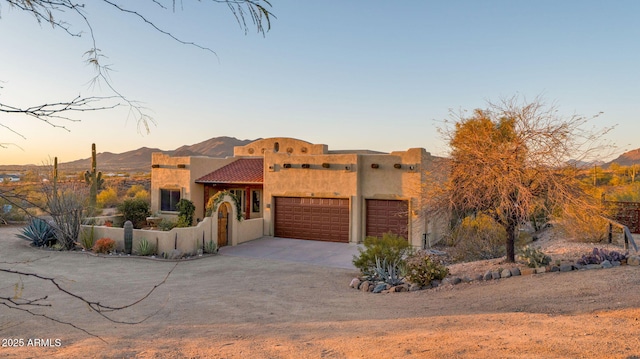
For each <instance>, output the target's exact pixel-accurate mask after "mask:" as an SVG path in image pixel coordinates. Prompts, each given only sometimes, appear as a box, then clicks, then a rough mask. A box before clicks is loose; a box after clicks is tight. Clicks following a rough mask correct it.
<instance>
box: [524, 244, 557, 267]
mask: <svg viewBox="0 0 640 359" xmlns="http://www.w3.org/2000/svg"><path fill="white" fill-rule="evenodd" d="M518 257H520V259H521V260H523V261H524V262H525V263H526V264H527V266H528V267H531V268H538V267H544V266H546V265H547V264H549V263H551V257H549V256H548V255H546V254H544V253H543V252H542V251H541V250H539V249H537V248H533V247H531V246H526V247H524V248H523V249H522V250H521V251H520V253H519V254H518Z"/></svg>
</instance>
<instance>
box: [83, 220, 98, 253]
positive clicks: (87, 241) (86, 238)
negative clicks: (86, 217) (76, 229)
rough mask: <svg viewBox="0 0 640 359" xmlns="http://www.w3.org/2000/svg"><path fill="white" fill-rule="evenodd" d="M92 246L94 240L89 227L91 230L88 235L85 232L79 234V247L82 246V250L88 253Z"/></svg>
mask: <svg viewBox="0 0 640 359" xmlns="http://www.w3.org/2000/svg"><path fill="white" fill-rule="evenodd" d="M94 244H95V238H94V237H93V226H91V230H90V231H89V233H87V232H86V231H82V232H80V245H81V246H82V248H84V249H85V250H88V251H89V250H91V248H93V245H94Z"/></svg>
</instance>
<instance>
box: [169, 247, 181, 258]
mask: <svg viewBox="0 0 640 359" xmlns="http://www.w3.org/2000/svg"><path fill="white" fill-rule="evenodd" d="M180 258H182V251H181V250H179V249H174V250H172V251H171V254H169V259H180Z"/></svg>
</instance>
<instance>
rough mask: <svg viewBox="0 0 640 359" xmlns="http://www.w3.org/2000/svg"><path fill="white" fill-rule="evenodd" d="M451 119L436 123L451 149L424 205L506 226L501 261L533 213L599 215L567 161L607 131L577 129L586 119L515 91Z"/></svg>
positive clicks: (585, 152) (511, 253)
mask: <svg viewBox="0 0 640 359" xmlns="http://www.w3.org/2000/svg"><path fill="white" fill-rule="evenodd" d="M453 118H454V123H453V126H450V125H448V127H445V128H442V129H441V133H442V134H443V136H444V138H445V139H446V140H447V142H448V144H449V146H450V150H451V153H450V161H449V163H448V165H449V166H450V167H449V176H448V179H447V180H446V181H445V182H444V184H443V186H442V187H441V188H439V192H438V193H437V194H436V195H434V196H433V198H432V200H433V201H434V202H436V203H434V204H432V205H431V207H430V208H432V211H440V212H448V213H451V214H453V215H454V216H457V217H464V216H467V215H472V214H480V213H482V214H486V215H489V216H491V217H492V218H493V219H494V220H495V221H496V222H497V223H498V224H499V225H501V226H502V227H504V229H505V230H506V233H507V239H506V252H507V261H509V262H514V261H515V240H516V236H517V234H518V230H519V227H520V225H521V224H523V223H525V222H527V221H528V220H529V219H530V218H531V216H532V214H533V213H534V211H535V212H536V213H543V214H544V215H546V216H548V217H549V216H552V215H560V214H562V213H564V211H565V210H567V208H569V207H574V208H576V206H577V208H581V210H582V211H584V212H585V213H586V212H589V211H593V213H594V215H598V214H600V213H598V212H597V211H598V206H597V202H596V201H594V200H593V198H592V197H590V196H589V195H588V194H587V193H586V192H585V191H584V188H583V187H582V186H581V183H580V181H578V180H577V179H576V174H577V170H578V169H577V168H576V167H575V165H572V164H571V163H575V162H572V161H570V160H572V159H573V160H576V159H580V160H584V159H587V158H589V156H592V155H593V154H594V152H595V151H596V150H599V149H602V148H603V147H602V145H601V143H602V141H601V139H602V136H603V135H604V134H605V133H606V132H607V131H608V129H604V130H602V131H601V132H598V133H593V132H592V131H588V130H585V129H584V125H585V124H586V123H587V122H588V121H589V120H591V119H592V118H585V117H582V116H575V115H574V116H571V117H568V118H565V117H561V116H559V115H558V112H557V110H556V108H555V107H554V106H547V105H545V104H544V103H543V101H542V100H541V99H540V98H536V99H535V100H534V101H532V102H526V101H523V100H521V99H519V98H518V97H512V98H509V99H505V100H502V101H501V102H499V103H489V104H488V108H487V109H484V110H475V111H474V112H473V114H472V115H471V116H468V117H464V116H454V117H453Z"/></svg>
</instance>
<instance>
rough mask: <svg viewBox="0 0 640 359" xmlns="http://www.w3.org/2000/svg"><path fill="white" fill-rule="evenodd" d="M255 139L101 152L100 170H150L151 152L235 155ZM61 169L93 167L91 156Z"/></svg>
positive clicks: (66, 164)
mask: <svg viewBox="0 0 640 359" xmlns="http://www.w3.org/2000/svg"><path fill="white" fill-rule="evenodd" d="M253 141H254V140H239V139H237V138H234V137H227V136H222V137H214V138H211V139H208V140H206V141H203V142H199V143H196V144H193V145H187V146H180V147H178V148H177V149H175V150H171V151H164V150H161V149H158V148H148V147H141V148H138V149H137V150H132V151H127V152H123V153H112V152H99V153H97V154H96V161H97V162H98V169H99V170H100V171H103V172H105V171H114V172H115V171H125V172H149V170H150V169H151V154H152V153H154V152H162V153H165V154H168V155H171V156H210V157H227V156H233V147H234V146H244V145H246V144H248V143H250V142H253ZM58 167H59V168H60V169H61V170H67V171H73V170H80V171H83V170H87V169H89V168H91V157H89V158H84V159H80V160H76V161H71V162H64V163H60V164H59V165H58Z"/></svg>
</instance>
